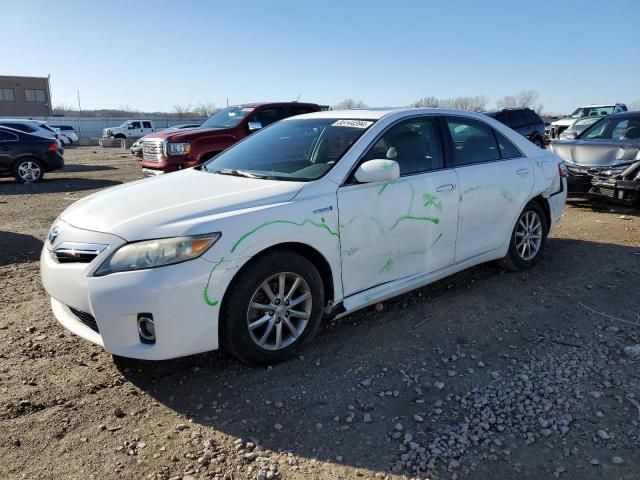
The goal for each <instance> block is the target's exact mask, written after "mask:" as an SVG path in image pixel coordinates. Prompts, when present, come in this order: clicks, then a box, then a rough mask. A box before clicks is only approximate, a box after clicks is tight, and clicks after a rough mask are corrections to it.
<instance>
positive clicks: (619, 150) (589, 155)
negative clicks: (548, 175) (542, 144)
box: [551, 112, 640, 193]
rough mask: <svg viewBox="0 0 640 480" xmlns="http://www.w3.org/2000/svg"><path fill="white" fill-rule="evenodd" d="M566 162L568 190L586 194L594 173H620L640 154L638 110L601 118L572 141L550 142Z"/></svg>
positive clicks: (589, 188) (612, 174) (610, 174)
mask: <svg viewBox="0 0 640 480" xmlns="http://www.w3.org/2000/svg"><path fill="white" fill-rule="evenodd" d="M551 151H552V152H554V153H556V154H557V155H558V156H560V158H562V159H563V160H564V162H565V165H566V167H567V170H568V177H567V180H568V184H569V192H571V193H588V192H589V190H591V180H592V177H593V176H595V175H601V174H604V175H607V176H614V175H617V174H620V173H622V172H623V171H624V170H625V169H626V168H627V167H628V166H629V165H630V164H632V163H634V162H636V161H637V160H638V159H639V158H640V157H639V155H640V112H627V113H618V114H614V115H608V116H606V117H604V118H601V119H600V121H598V122H596V123H594V124H593V125H591V126H590V127H588V128H587V129H586V130H585V131H583V132H582V133H581V134H580V135H579V136H578V137H577V138H575V139H573V140H556V141H553V142H551Z"/></svg>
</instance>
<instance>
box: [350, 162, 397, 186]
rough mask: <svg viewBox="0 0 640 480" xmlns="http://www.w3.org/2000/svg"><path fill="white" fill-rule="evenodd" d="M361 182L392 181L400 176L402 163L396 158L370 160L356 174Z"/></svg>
mask: <svg viewBox="0 0 640 480" xmlns="http://www.w3.org/2000/svg"><path fill="white" fill-rule="evenodd" d="M354 176H355V177H356V180H357V181H358V182H360V183H373V182H391V181H393V180H395V179H397V178H399V177H400V165H398V162H396V161H394V160H369V161H368V162H364V163H363V164H362V165H360V166H359V167H358V169H357V170H356V173H355V175H354Z"/></svg>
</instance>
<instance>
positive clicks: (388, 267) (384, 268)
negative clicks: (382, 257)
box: [378, 258, 393, 274]
mask: <svg viewBox="0 0 640 480" xmlns="http://www.w3.org/2000/svg"><path fill="white" fill-rule="evenodd" d="M392 268H393V259H392V258H390V259H389V260H387V263H385V264H384V265H383V266H382V268H381V269H380V271H379V272H378V274H380V273H382V272H390V271H391V269H392Z"/></svg>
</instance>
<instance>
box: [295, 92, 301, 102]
mask: <svg viewBox="0 0 640 480" xmlns="http://www.w3.org/2000/svg"><path fill="white" fill-rule="evenodd" d="M300 95H302V92H300V93H299V94H298V98H296V102H297V101H298V100H300Z"/></svg>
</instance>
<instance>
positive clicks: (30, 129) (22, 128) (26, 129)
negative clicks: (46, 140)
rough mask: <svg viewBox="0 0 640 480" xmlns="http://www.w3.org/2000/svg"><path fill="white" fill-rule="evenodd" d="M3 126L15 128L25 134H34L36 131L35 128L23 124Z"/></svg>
mask: <svg viewBox="0 0 640 480" xmlns="http://www.w3.org/2000/svg"><path fill="white" fill-rule="evenodd" d="M2 126H4V127H9V128H13V129H14V130H20V131H21V132H25V133H33V132H35V131H36V129H35V128H33V127H30V126H29V125H25V124H23V123H6V124H5V123H3V124H2Z"/></svg>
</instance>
